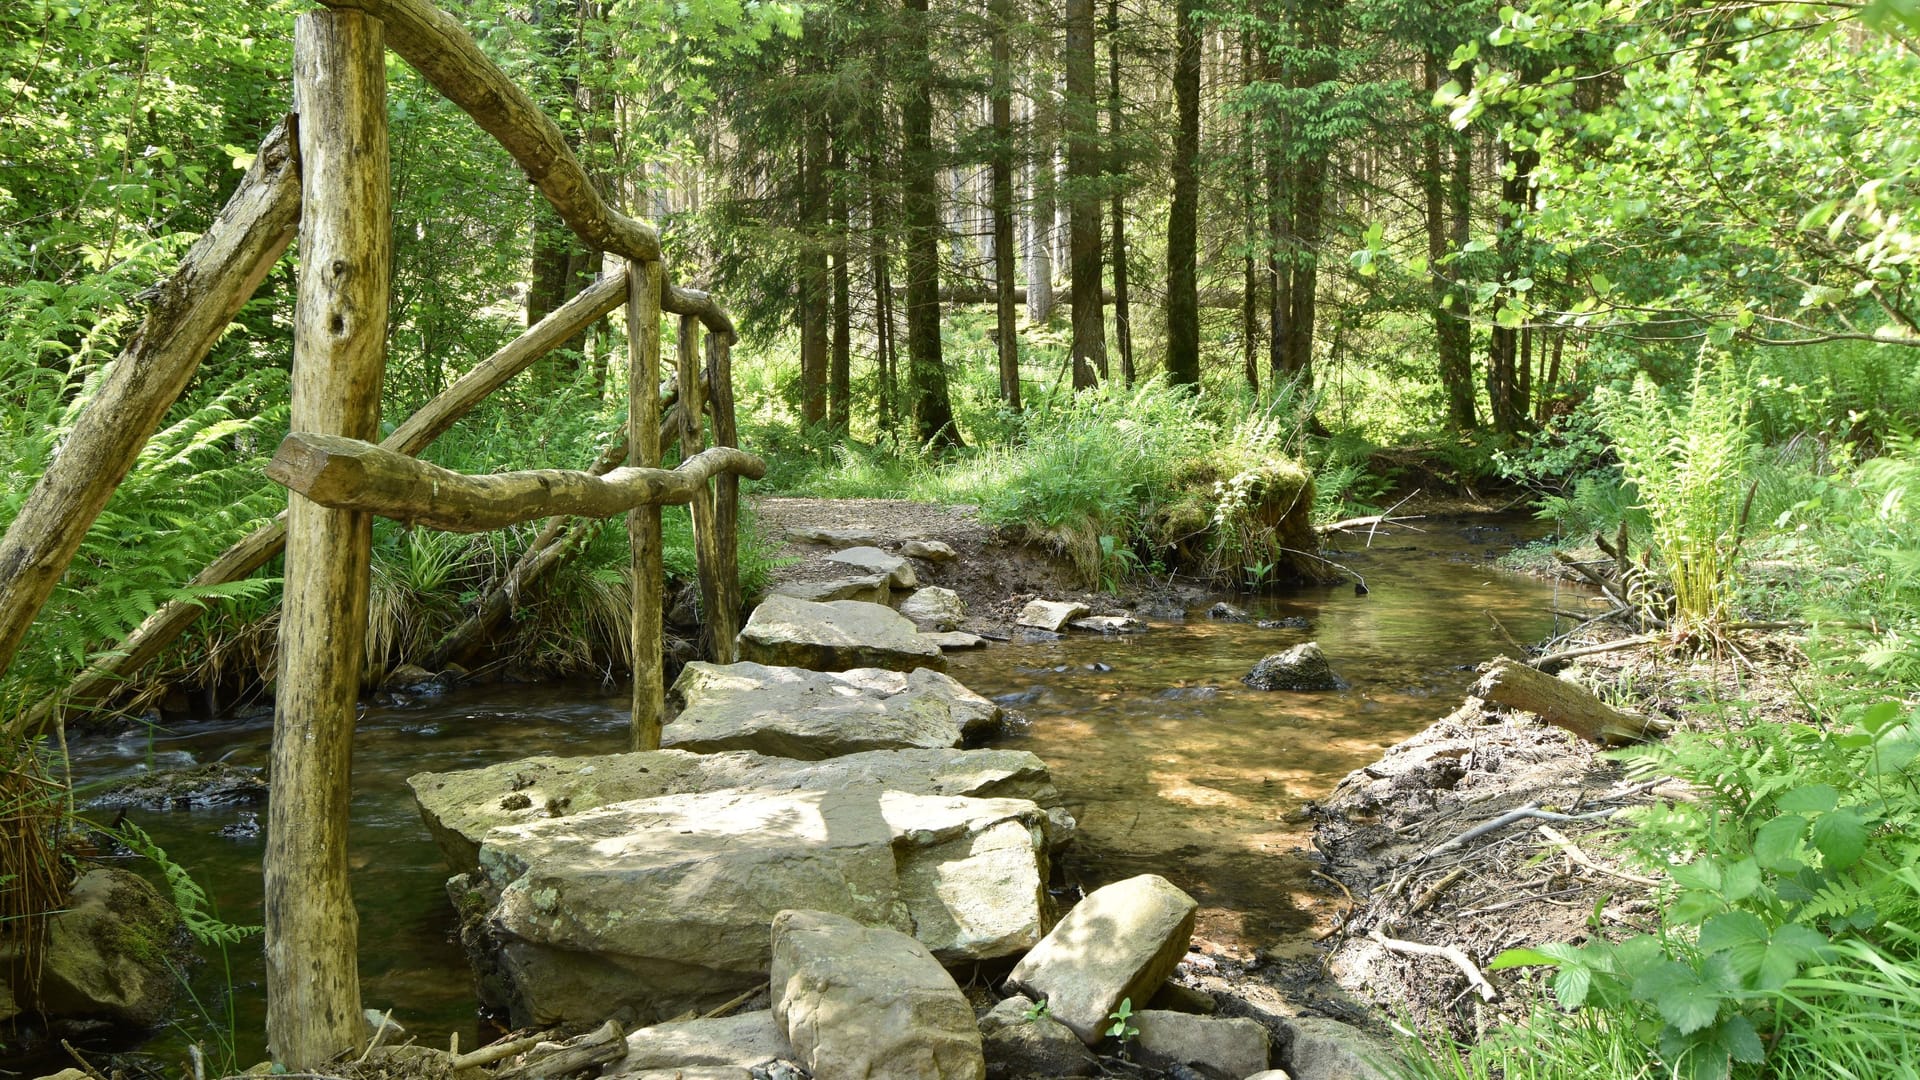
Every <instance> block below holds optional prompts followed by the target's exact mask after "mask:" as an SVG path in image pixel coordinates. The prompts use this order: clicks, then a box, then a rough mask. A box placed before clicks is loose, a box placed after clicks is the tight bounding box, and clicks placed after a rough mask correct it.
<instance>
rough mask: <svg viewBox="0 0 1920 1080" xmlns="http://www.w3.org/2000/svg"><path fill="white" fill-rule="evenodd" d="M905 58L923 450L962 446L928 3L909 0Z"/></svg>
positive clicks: (904, 116)
mask: <svg viewBox="0 0 1920 1080" xmlns="http://www.w3.org/2000/svg"><path fill="white" fill-rule="evenodd" d="M905 10H906V25H905V27H903V30H904V32H905V34H906V36H907V48H906V52H907V54H908V55H909V56H911V57H912V61H911V62H912V64H913V65H914V74H913V82H912V85H911V86H910V87H908V89H907V93H906V100H905V102H904V104H903V105H902V106H901V110H900V122H901V127H902V128H903V131H902V134H903V135H904V137H905V143H906V154H905V159H906V160H905V161H904V163H903V165H904V167H905V169H906V172H907V177H906V183H905V185H904V186H903V195H904V202H905V206H904V207H903V210H904V213H903V214H902V215H901V216H902V217H903V219H904V221H905V225H906V230H907V368H908V375H909V381H910V382H911V383H912V389H913V423H914V434H915V437H916V438H917V439H918V440H919V442H920V445H922V446H933V447H935V448H936V449H954V448H958V447H960V446H963V445H964V443H962V441H961V439H960V430H959V428H958V427H956V426H955V425H954V422H953V403H952V402H951V401H950V400H949V399H948V397H947V368H946V362H945V360H944V359H943V358H942V357H941V353H940V232H941V229H940V203H939V198H940V196H939V185H938V180H939V177H938V175H937V168H938V163H937V162H936V161H935V160H934V156H933V56H932V54H931V52H929V46H928V40H927V0H906V2H905Z"/></svg>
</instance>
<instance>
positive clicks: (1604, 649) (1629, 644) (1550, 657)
mask: <svg viewBox="0 0 1920 1080" xmlns="http://www.w3.org/2000/svg"><path fill="white" fill-rule="evenodd" d="M1659 640H1660V635H1659V634H1639V635H1636V636H1634V637H1627V638H1619V639H1617V640H1614V641H1605V642H1601V643H1600V644H1598V645H1582V646H1580V647H1579V648H1577V649H1562V650H1561V651H1559V652H1556V653H1548V654H1547V655H1545V656H1536V657H1534V658H1533V659H1531V660H1529V661H1527V666H1528V667H1534V668H1545V667H1546V666H1547V665H1549V664H1558V663H1562V662H1564V661H1567V660H1574V659H1577V658H1579V657H1582V656H1593V655H1595V654H1597V653H1608V652H1619V651H1620V650H1622V649H1637V648H1639V647H1640V646H1642V645H1651V644H1653V643H1654V642H1656V641H1659Z"/></svg>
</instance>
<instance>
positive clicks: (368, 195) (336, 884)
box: [261, 11, 393, 1072]
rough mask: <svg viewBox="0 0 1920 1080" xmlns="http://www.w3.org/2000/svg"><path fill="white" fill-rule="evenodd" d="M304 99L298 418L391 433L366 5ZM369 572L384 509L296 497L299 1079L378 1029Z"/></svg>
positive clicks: (288, 780) (293, 862) (280, 861)
mask: <svg viewBox="0 0 1920 1080" xmlns="http://www.w3.org/2000/svg"><path fill="white" fill-rule="evenodd" d="M293 100H294V108H295V111H297V112H298V113H299V114H300V160H301V184H300V194H301V205H302V212H301V216H300V278H299V289H298V293H297V299H296V301H295V304H294V316H293V407H292V411H291V421H292V423H293V424H294V425H296V426H299V427H310V428H312V429H314V430H317V431H325V432H333V433H337V434H338V435H340V436H345V437H347V438H349V439H365V438H378V437H379V432H380V382H381V378H382V375H383V373H384V371H385V367H386V341H387V303H388V298H389V296H390V295H391V286H390V274H391V269H392V265H393V217H392V212H391V211H392V205H391V199H392V191H393V186H392V184H391V183H390V181H389V165H388V158H387V68H386V49H385V47H384V46H383V45H382V42H381V26H380V23H379V22H378V21H377V20H375V19H371V18H368V17H367V16H365V15H362V14H360V13H359V12H355V11H313V12H308V13H306V14H304V15H301V16H300V17H299V19H298V20H296V21H295V23H294V38H293ZM372 565H373V518H372V517H371V516H369V515H367V514H365V513H358V512H354V511H353V510H350V509H335V508H332V507H326V506H320V505H317V504H315V503H313V502H311V501H309V500H307V499H304V498H301V497H300V496H298V495H295V496H293V497H291V498H289V499H288V500H287V571H286V585H285V588H284V592H283V597H282V600H281V604H280V674H279V678H278V680H277V683H276V686H275V688H274V710H273V750H272V754H271V757H270V761H271V768H272V776H273V799H272V801H271V802H270V803H269V804H268V806H267V845H266V857H265V859H264V860H263V865H264V868H265V872H264V874H263V876H262V881H261V884H262V891H263V893H264V902H263V904H262V908H261V911H262V915H263V916H264V918H263V919H262V921H263V922H264V923H265V925H266V935H265V952H266V958H267V978H266V983H267V1044H268V1047H269V1048H270V1049H271V1050H272V1052H273V1059H274V1062H275V1063H276V1064H279V1065H282V1066H285V1067H286V1069H287V1070H289V1071H292V1072H302V1071H307V1070H312V1069H318V1068H319V1067H321V1066H322V1065H324V1064H325V1063H327V1062H328V1061H331V1060H333V1058H334V1057H335V1056H336V1055H338V1054H339V1053H341V1052H342V1051H345V1050H347V1049H349V1048H350V1047H352V1046H354V1045H355V1044H356V1043H357V1042H359V1041H360V1037H361V1031H362V1028H363V1027H364V1026H365V1023H366V1018H365V1017H364V1016H362V1015H361V1011H360V974H359V962H358V955H357V952H356V947H355V942H356V934H355V915H354V907H353V895H352V890H351V888H350V887H349V885H348V882H347V856H346V850H347V830H348V823H349V817H348V803H349V800H350V799H351V797H352V795H353V785H352V782H351V778H352V775H353V724H354V713H355V707H356V705H357V704H358V701H359V697H360V668H361V665H362V664H363V663H364V662H365V658H366V634H367V598H368V587H369V578H370V575H371V572H372Z"/></svg>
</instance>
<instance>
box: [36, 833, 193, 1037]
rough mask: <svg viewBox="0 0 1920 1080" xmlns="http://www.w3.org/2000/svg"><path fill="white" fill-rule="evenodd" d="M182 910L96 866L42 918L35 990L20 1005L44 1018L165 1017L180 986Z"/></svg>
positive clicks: (133, 880) (135, 878)
mask: <svg viewBox="0 0 1920 1080" xmlns="http://www.w3.org/2000/svg"><path fill="white" fill-rule="evenodd" d="M180 938H181V923H180V915H179V913H178V912H177V911H175V910H174V907H173V905H172V904H171V903H169V902H168V901H167V900H166V899H165V898H164V897H162V896H161V895H160V893H159V891H158V890H156V889H155V888H154V887H153V886H152V885H150V884H148V883H147V881H146V879H145V878H142V877H141V876H139V875H138V874H135V873H132V872H131V871H127V870H120V869H117V868H113V867H95V868H93V869H90V870H88V871H86V872H85V873H83V874H81V875H80V878H79V880H77V881H75V882H74V884H73V890H72V894H71V896H70V897H69V898H68V900H67V902H66V906H65V908H64V909H63V910H61V911H59V912H57V913H55V914H54V915H53V916H51V917H50V918H49V919H48V920H47V942H46V951H45V954H44V955H45V960H44V963H43V964H42V966H41V973H40V984H39V987H38V988H37V992H34V993H32V994H31V995H29V994H28V993H26V992H24V991H25V988H23V987H19V986H16V987H14V990H15V992H16V993H19V994H20V996H21V998H22V999H23V1003H25V1004H28V1005H30V1006H31V1007H32V1008H34V1009H36V1010H37V1011H39V1012H40V1013H42V1014H44V1015H46V1016H50V1017H68V1016H72V1017H81V1016H88V1017H103V1018H106V1019H111V1020H114V1021H118V1022H120V1023H125V1024H132V1025H135V1026H139V1027H153V1026H155V1025H157V1024H159V1023H160V1022H161V1021H162V1020H164V1019H166V1016H167V1010H168V1007H169V1006H170V1005H171V1004H172V1002H173V997H174V994H175V992H176V991H177V990H178V989H179V979H178V978H177V977H176V975H175V970H176V968H177V964H175V963H174V960H175V954H176V952H177V949H178V945H179V942H180Z"/></svg>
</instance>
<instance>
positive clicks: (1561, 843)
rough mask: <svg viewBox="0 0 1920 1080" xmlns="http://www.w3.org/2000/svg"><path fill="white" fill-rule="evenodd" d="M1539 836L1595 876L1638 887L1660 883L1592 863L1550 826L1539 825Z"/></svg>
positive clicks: (1589, 858) (1578, 848) (1578, 846)
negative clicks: (1625, 882) (1629, 883)
mask: <svg viewBox="0 0 1920 1080" xmlns="http://www.w3.org/2000/svg"><path fill="white" fill-rule="evenodd" d="M1540 835H1541V836H1544V837H1546V838H1547V842H1548V843H1551V844H1553V845H1554V846H1555V847H1558V848H1559V849H1560V850H1561V851H1564V852H1566V854H1567V858H1569V859H1572V860H1573V861H1574V862H1576V863H1579V864H1580V865H1581V866H1584V867H1586V868H1587V869H1589V870H1591V871H1593V872H1594V873H1596V874H1605V875H1607V876H1608V877H1616V878H1619V879H1620V880H1622V881H1631V882H1634V883H1636V884H1639V885H1658V884H1660V882H1659V881H1658V880H1657V879H1655V878H1650V877H1642V876H1641V875H1639V874H1629V873H1627V872H1626V871H1625V870H1613V869H1609V868H1608V867H1605V866H1601V865H1600V864H1599V863H1597V862H1594V861H1593V859H1592V858H1591V857H1590V856H1589V855H1588V854H1587V853H1586V852H1584V851H1582V850H1580V845H1578V844H1576V843H1574V842H1573V841H1572V840H1570V839H1568V838H1567V837H1566V836H1565V835H1564V834H1563V833H1561V832H1560V830H1558V829H1556V828H1554V827H1553V826H1551V825H1541V826H1540Z"/></svg>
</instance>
